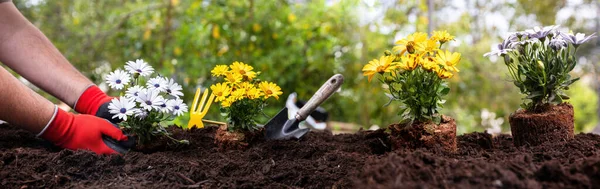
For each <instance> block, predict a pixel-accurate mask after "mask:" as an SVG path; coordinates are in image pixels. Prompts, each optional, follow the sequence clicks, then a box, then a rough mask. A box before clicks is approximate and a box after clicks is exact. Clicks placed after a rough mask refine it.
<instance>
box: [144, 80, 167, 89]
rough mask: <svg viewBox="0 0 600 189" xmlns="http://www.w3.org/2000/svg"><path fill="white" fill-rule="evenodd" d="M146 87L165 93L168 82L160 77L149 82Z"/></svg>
mask: <svg viewBox="0 0 600 189" xmlns="http://www.w3.org/2000/svg"><path fill="white" fill-rule="evenodd" d="M146 87H148V89H151V90H156V91H158V92H164V91H166V89H167V81H166V79H165V78H163V77H160V76H158V77H154V78H152V79H150V80H148V82H146Z"/></svg>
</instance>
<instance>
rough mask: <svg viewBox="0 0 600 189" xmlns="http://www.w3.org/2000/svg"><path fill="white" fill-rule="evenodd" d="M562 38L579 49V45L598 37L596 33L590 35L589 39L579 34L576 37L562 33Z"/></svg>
mask: <svg viewBox="0 0 600 189" xmlns="http://www.w3.org/2000/svg"><path fill="white" fill-rule="evenodd" d="M560 36H561V37H562V38H563V39H564V40H565V41H566V42H569V43H571V44H573V46H575V48H577V47H579V45H581V44H583V43H585V42H587V41H589V40H590V39H592V38H594V37H596V33H593V34H592V35H589V36H587V37H586V36H585V34H583V33H577V34H576V35H573V34H568V33H560Z"/></svg>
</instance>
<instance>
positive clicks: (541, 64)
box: [537, 60, 544, 70]
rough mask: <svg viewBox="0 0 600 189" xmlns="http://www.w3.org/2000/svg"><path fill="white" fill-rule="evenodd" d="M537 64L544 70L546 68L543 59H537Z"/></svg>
mask: <svg viewBox="0 0 600 189" xmlns="http://www.w3.org/2000/svg"><path fill="white" fill-rule="evenodd" d="M537 66H538V68H540V69H542V70H543V69H544V63H543V62H542V61H539V60H538V61H537Z"/></svg>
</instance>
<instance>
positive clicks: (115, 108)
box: [108, 97, 135, 121]
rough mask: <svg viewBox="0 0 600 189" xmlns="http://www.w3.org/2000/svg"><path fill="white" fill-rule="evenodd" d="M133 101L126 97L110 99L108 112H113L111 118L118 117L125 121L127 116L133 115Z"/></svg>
mask: <svg viewBox="0 0 600 189" xmlns="http://www.w3.org/2000/svg"><path fill="white" fill-rule="evenodd" d="M134 107H135V102H134V101H133V100H131V99H129V98H126V97H119V98H118V99H117V98H115V99H112V100H111V101H110V104H108V112H109V113H111V114H113V117H112V118H117V117H118V118H119V119H122V120H124V121H127V117H128V116H131V115H133V113H134V110H135V108H134Z"/></svg>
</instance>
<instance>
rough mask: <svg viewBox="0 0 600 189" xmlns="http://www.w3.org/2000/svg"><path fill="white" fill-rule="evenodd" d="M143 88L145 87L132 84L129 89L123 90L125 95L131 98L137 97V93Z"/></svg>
mask: <svg viewBox="0 0 600 189" xmlns="http://www.w3.org/2000/svg"><path fill="white" fill-rule="evenodd" d="M144 89H145V88H144V87H142V86H139V85H135V86H132V87H130V88H129V89H127V91H125V97H127V98H131V99H137V98H138V94H139V93H140V92H141V91H142V90H144Z"/></svg>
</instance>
